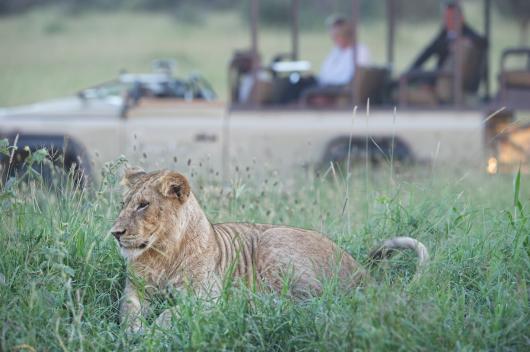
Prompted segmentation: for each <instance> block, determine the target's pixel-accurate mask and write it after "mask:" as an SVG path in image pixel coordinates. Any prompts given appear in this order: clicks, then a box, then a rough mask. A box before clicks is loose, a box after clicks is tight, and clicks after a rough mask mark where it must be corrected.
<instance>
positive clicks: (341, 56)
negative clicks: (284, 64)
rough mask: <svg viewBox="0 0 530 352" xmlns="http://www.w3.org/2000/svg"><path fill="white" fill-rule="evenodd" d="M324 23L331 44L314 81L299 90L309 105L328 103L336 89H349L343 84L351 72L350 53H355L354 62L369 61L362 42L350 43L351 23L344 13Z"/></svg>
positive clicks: (367, 50)
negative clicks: (326, 26)
mask: <svg viewBox="0 0 530 352" xmlns="http://www.w3.org/2000/svg"><path fill="white" fill-rule="evenodd" d="M328 27H329V34H330V37H331V40H332V41H333V44H334V46H333V48H332V49H331V51H330V53H329V54H328V56H327V57H326V58H325V59H324V61H323V63H322V65H321V67H320V72H319V75H318V76H317V77H316V79H315V81H314V84H313V85H312V86H310V87H308V88H307V89H306V90H305V91H304V92H303V94H302V95H303V98H305V99H306V100H309V103H310V105H316V106H320V105H330V103H331V100H333V99H334V98H336V95H337V93H338V92H340V91H342V90H343V89H347V90H349V88H347V86H349V84H350V83H351V82H352V80H353V77H354V73H355V67H354V55H357V58H356V59H357V65H358V66H364V65H368V64H370V61H371V55H370V50H369V49H368V48H367V47H366V46H365V45H363V44H356V45H355V48H354V47H353V43H352V42H353V27H352V24H351V22H350V21H348V20H347V19H346V18H345V17H342V16H340V17H335V18H333V19H331V20H329V21H328Z"/></svg>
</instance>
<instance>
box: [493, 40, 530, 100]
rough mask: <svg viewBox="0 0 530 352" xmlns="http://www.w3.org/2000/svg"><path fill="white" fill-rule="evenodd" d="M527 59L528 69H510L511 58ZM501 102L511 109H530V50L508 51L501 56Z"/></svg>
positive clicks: (512, 49)
mask: <svg viewBox="0 0 530 352" xmlns="http://www.w3.org/2000/svg"><path fill="white" fill-rule="evenodd" d="M515 57H518V58H523V59H525V60H524V61H525V66H526V67H522V68H521V67H517V68H510V69H508V68H507V66H508V60H509V59H510V58H515ZM499 84H500V100H501V103H502V104H503V105H506V106H509V107H510V108H530V48H511V49H506V50H504V52H503V53H502V56H501V68H500V74H499Z"/></svg>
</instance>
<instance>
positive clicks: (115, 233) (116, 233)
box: [110, 228, 127, 240]
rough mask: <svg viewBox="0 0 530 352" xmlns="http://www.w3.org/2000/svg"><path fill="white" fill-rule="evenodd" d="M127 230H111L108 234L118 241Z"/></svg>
mask: <svg viewBox="0 0 530 352" xmlns="http://www.w3.org/2000/svg"><path fill="white" fill-rule="evenodd" d="M126 231H127V230H125V229H120V228H113V229H112V230H110V232H111V233H112V235H113V236H114V237H116V239H117V240H119V239H120V237H121V236H123V235H125V232H126Z"/></svg>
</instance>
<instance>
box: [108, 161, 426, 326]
mask: <svg viewBox="0 0 530 352" xmlns="http://www.w3.org/2000/svg"><path fill="white" fill-rule="evenodd" d="M122 184H123V185H125V187H126V188H127V191H126V192H125V195H124V200H123V208H122V209H121V211H120V214H119V216H118V219H117V220H116V222H115V224H114V226H113V227H112V229H111V233H112V234H113V235H114V237H115V238H116V240H117V242H118V245H119V247H120V250H121V254H122V255H123V256H124V257H125V258H126V260H127V265H128V267H129V270H132V273H133V275H134V276H136V277H139V278H140V279H141V280H143V282H144V283H145V284H146V288H148V289H152V290H163V289H166V288H170V289H185V288H186V289H187V288H191V289H192V290H194V291H195V292H196V293H198V294H200V295H205V296H209V297H215V296H216V295H218V294H219V292H220V290H221V287H222V281H223V280H224V279H226V277H227V273H228V272H230V274H231V275H230V279H239V280H241V281H243V282H245V283H247V284H251V285H256V287H259V288H262V289H271V290H273V291H279V290H281V288H282V284H283V282H284V279H285V275H289V278H290V293H291V294H292V295H293V296H294V297H306V296H310V295H318V294H319V293H320V291H321V289H322V281H323V280H325V279H326V278H329V277H331V276H333V275H336V277H338V279H339V282H340V283H341V285H342V286H344V287H345V288H351V287H354V286H356V285H358V284H359V283H360V281H361V280H362V278H363V277H364V276H365V275H366V273H365V271H364V269H362V268H361V267H360V266H359V264H358V263H357V262H356V261H355V260H354V259H353V258H352V257H351V256H350V255H349V254H348V253H346V252H345V251H343V250H342V249H340V248H339V247H337V246H336V245H335V244H334V243H333V242H332V241H330V240H329V239H327V238H326V237H324V236H323V235H322V234H320V233H318V232H316V231H311V230H304V229H301V228H294V227H288V226H281V225H263V224H244V223H225V224H211V223H210V222H209V221H208V218H207V217H206V215H205V214H204V212H203V210H202V209H201V207H200V205H199V203H198V202H197V199H196V198H195V196H194V195H193V193H192V192H191V188H190V184H189V182H188V180H187V179H186V178H185V177H184V176H183V175H181V174H179V173H177V172H174V171H167V170H166V171H156V172H151V173H146V172H144V171H143V170H140V169H128V170H126V172H125V177H124V179H123V181H122ZM398 248H410V249H414V250H415V251H416V252H417V254H418V256H419V262H420V264H422V263H424V262H425V261H426V260H427V258H428V253H427V249H426V248H425V246H424V245H423V244H421V243H420V242H418V241H416V240H414V239H412V238H408V237H397V238H395V239H392V240H389V241H386V242H385V243H384V244H383V245H382V246H381V247H380V248H378V249H377V250H376V251H374V252H373V254H372V257H373V258H375V257H378V256H379V257H380V256H382V255H384V253H385V251H387V250H390V249H398ZM145 304H146V303H145V302H143V301H142V300H140V297H139V294H138V292H137V290H136V288H135V286H134V284H133V283H132V282H131V280H129V279H127V282H126V286H125V291H124V297H123V300H122V306H121V320H122V322H123V321H127V323H128V324H129V325H128V326H129V328H130V329H131V330H132V331H137V330H139V329H140V328H141V323H140V317H141V314H142V312H143V310H144V308H145ZM171 314H172V313H171V312H169V311H166V312H164V313H163V314H162V315H161V316H160V317H159V319H158V322H159V323H161V324H164V323H165V322H167V320H168V319H169V318H170V317H171Z"/></svg>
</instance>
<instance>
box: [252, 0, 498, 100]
mask: <svg viewBox="0 0 530 352" xmlns="http://www.w3.org/2000/svg"><path fill="white" fill-rule="evenodd" d="M260 2H261V1H260V0H252V2H251V6H250V18H251V21H250V25H251V50H252V54H253V56H254V58H256V59H257V58H258V27H259V7H260ZM455 2H456V3H457V4H458V5H460V4H461V2H462V0H455ZM483 3H484V7H483V8H484V36H485V37H486V41H487V43H488V48H487V49H486V65H485V66H486V68H485V71H486V72H485V73H484V75H485V77H484V79H485V97H484V98H485V99H489V97H490V77H489V73H488V72H489V46H490V45H489V43H490V34H491V0H483ZM351 4H352V7H351V23H352V27H353V28H352V33H353V36H352V44H353V47H355V45H356V44H357V38H358V32H357V26H358V21H359V17H360V8H359V0H351ZM299 5H300V1H299V0H291V8H290V18H291V56H292V59H293V60H297V59H298V58H299V21H298V19H299V16H298V15H299V7H300V6H299ZM396 6H397V4H396V1H395V0H386V19H387V45H386V61H387V65H388V66H389V67H392V66H393V64H394V52H395V33H396V11H395V10H396ZM354 53H355V55H354V58H353V64H354V67H356V66H357V51H354ZM461 60H462V50H461V48H460V46H457V50H456V58H455V65H454V72H453V74H454V77H455V79H454V81H453V90H454V96H455V99H454V104H455V106H456V107H459V106H462V105H463V103H464V101H463V92H462V72H461V66H462V65H458V62H461ZM257 61H258V60H255V62H256V64H254V67H253V70H252V75H253V76H254V78H255V77H256V73H257V70H258V69H259V67H258V66H259V65H258V64H257ZM353 94H354V93H353V89H352V95H353Z"/></svg>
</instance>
